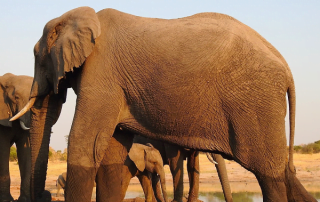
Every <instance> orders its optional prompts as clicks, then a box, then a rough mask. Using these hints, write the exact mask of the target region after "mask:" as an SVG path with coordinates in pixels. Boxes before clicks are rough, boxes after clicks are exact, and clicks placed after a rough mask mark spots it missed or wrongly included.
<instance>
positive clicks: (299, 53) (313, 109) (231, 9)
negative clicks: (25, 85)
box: [0, 0, 320, 150]
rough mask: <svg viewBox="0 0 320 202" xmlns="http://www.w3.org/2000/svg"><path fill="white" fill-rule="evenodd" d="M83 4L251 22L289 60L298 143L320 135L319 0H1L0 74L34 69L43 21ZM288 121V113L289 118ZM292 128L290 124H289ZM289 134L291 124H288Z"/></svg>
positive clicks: (59, 131) (62, 128) (55, 141)
mask: <svg viewBox="0 0 320 202" xmlns="http://www.w3.org/2000/svg"><path fill="white" fill-rule="evenodd" d="M80 6H89V7H92V8H93V9H95V11H96V12H98V11H99V10H102V9H105V8H114V9H117V10H120V11H123V12H126V13H130V14H133V15H137V16H143V17H155V18H165V19H172V18H180V17H185V16H190V15H193V14H196V13H200V12H217V13H224V14H227V15H230V16H232V17H235V18H236V19H238V20H240V21H241V22H243V23H245V24H246V25H248V26H250V27H251V28H253V29H254V30H256V31H257V32H258V33H260V34H261V35H262V36H263V37H264V38H265V39H267V40H268V41H269V42H270V43H271V44H272V45H273V46H274V47H275V48H276V49H278V50H279V51H280V53H281V54H282V55H283V57H284V58H285V59H286V61H287V63H288V64H289V66H290V68H291V71H292V74H293V77H294V80H295V86H296V96H297V97H296V99H297V106H296V107H297V109H296V133H295V145H300V144H307V143H311V142H314V141H317V140H320V118H319V115H320V12H319V10H320V1H318V0H308V1H296V0H290V1H279V0H268V1H258V0H255V1H253V0H251V1H250V0H242V1H238V0H228V1H222V0H220V1H217V0H208V1H202V0H194V1H191V0H183V1H182V0H161V1H160V0H159V1H155V0H134V1H133V0H130V1H129V0H128V1H124V0H114V1H109V0H103V1H95V0H90V1H83V0H76V1H74V0H64V1H61V0H55V1H44V0H42V1H38V0H33V1H25V0H23V1H17V0H12V1H8V0H7V1H1V2H0V30H1V31H0V75H3V74H5V73H7V72H11V73H13V74H17V75H29V76H33V74H34V56H33V47H34V45H35V43H36V42H37V41H38V40H39V38H40V37H41V35H42V31H43V27H44V25H45V24H46V23H47V22H48V21H50V20H51V19H53V18H56V17H59V16H60V15H62V14H63V13H65V12H67V11H69V10H71V9H73V8H76V7H80ZM75 100H76V95H75V94H74V93H73V91H72V90H71V89H69V90H68V97H67V102H66V103H65V104H64V106H63V109H62V112H61V115H60V118H59V120H58V122H57V123H56V124H55V125H54V126H53V129H52V131H53V134H52V136H51V142H50V146H51V147H53V148H54V149H55V150H63V149H64V148H66V147H67V144H66V141H65V138H64V136H66V135H68V134H69V131H70V127H71V124H72V119H73V115H74V108H75ZM286 123H287V126H288V119H287V118H286ZM287 128H288V127H287ZM287 137H288V130H287Z"/></svg>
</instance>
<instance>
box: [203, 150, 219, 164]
mask: <svg viewBox="0 0 320 202" xmlns="http://www.w3.org/2000/svg"><path fill="white" fill-rule="evenodd" d="M206 155H207V158H208V160H209V161H210V162H211V163H213V164H218V163H217V162H216V161H215V160H214V159H213V157H212V156H211V153H209V152H207V153H206Z"/></svg>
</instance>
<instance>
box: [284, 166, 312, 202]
mask: <svg viewBox="0 0 320 202" xmlns="http://www.w3.org/2000/svg"><path fill="white" fill-rule="evenodd" d="M285 184H286V187H287V196H288V201H302V202H307V201H308V202H309V201H310V202H316V201H317V200H316V199H315V198H313V197H312V196H311V195H310V194H309V193H308V192H307V190H306V189H305V188H304V187H303V186H302V184H301V183H300V181H299V180H298V179H297V177H296V174H295V173H292V172H291V170H290V169H289V165H287V166H286V170H285Z"/></svg>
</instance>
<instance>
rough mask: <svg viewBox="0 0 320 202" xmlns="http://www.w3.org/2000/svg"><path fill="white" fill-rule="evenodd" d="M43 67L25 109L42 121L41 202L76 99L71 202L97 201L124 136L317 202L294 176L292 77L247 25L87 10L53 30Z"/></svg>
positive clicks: (203, 17) (38, 132)
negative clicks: (238, 170)
mask: <svg viewBox="0 0 320 202" xmlns="http://www.w3.org/2000/svg"><path fill="white" fill-rule="evenodd" d="M194 39H196V40H194ZM34 55H35V69H34V72H35V73H34V82H33V86H32V90H31V94H30V97H31V99H30V101H29V103H28V105H27V106H26V108H25V109H29V108H30V107H31V112H32V116H31V130H30V132H31V133H32V135H31V146H32V148H33V149H32V156H31V157H32V163H31V165H32V173H31V190H32V191H31V193H32V195H31V197H32V200H36V198H38V197H40V198H41V195H42V193H43V191H44V186H45V179H46V169H47V163H48V162H47V161H48V160H47V157H48V148H49V139H50V131H51V127H52V125H53V124H54V123H55V122H56V120H57V119H58V117H59V115H60V110H61V108H62V104H63V102H64V101H65V98H66V92H67V88H69V87H72V88H73V90H74V91H75V93H76V94H77V104H76V110H75V115H74V119H73V124H72V128H71V131H70V136H69V137H70V139H69V150H68V151H69V154H68V170H67V172H68V183H67V188H66V190H68V191H67V194H66V200H67V201H68V202H74V201H76V202H81V201H90V198H91V192H90V190H91V189H92V187H93V182H94V179H95V174H96V171H97V169H98V168H99V166H100V163H101V161H102V159H103V157H104V152H105V150H106V149H107V148H108V141H109V140H110V137H111V136H112V135H113V133H114V130H115V128H116V126H117V125H119V126H120V127H122V128H124V129H127V130H130V131H132V132H133V133H135V134H141V135H143V136H146V137H149V138H154V139H157V140H162V141H166V142H168V143H172V144H176V145H180V146H182V147H185V148H191V149H195V150H202V151H206V152H216V153H219V154H223V155H224V156H227V157H228V158H229V159H233V160H235V161H236V162H238V163H239V164H240V165H241V166H243V167H244V168H246V169H247V170H249V171H251V172H253V173H254V174H255V176H256V177H257V179H258V181H259V184H260V187H261V189H262V193H263V198H264V201H266V202H268V201H288V200H289V201H294V200H295V199H296V198H297V199H296V200H298V199H299V200H300V199H301V198H302V199H303V200H305V201H315V199H314V198H313V197H311V196H310V195H309V194H306V191H305V189H304V188H303V186H302V185H301V183H300V182H299V181H298V180H297V179H296V176H295V171H294V166H293V142H294V141H293V140H294V125H295V103H296V97H295V86H294V81H293V76H292V74H291V71H290V68H289V66H288V64H287V63H286V61H285V60H284V58H283V57H282V56H281V54H280V53H279V52H278V51H277V50H276V49H275V48H274V47H273V46H272V45H271V44H270V43H269V42H267V41H266V40H265V39H264V38H263V37H262V36H260V35H259V34H258V33H257V32H256V31H254V30H253V29H251V28H250V27H249V26H247V25H245V24H243V23H241V22H239V21H238V20H236V19H234V18H232V17H230V16H227V15H223V14H219V13H200V14H195V15H193V16H189V17H185V18H178V19H171V20H167V19H155V18H143V17H138V16H134V15H130V14H126V13H123V12H120V11H117V10H114V9H104V10H101V11H99V12H98V13H96V12H95V11H94V10H93V9H92V8H89V7H80V8H76V9H73V10H71V11H68V12H66V13H65V14H63V15H62V16H60V17H58V18H55V19H53V20H51V21H49V22H48V23H47V24H46V25H45V28H44V30H43V35H42V37H41V38H40V40H39V41H38V42H37V43H36V45H35V47H34ZM287 96H288V101H289V111H290V112H289V116H290V118H289V119H290V140H289V161H288V162H287V161H286V159H287V152H286V148H287V147H286V145H287V141H286V135H285V116H286V110H287V109H286V108H287V103H286V97H287ZM21 114H23V113H21ZM21 114H19V115H18V116H17V117H19V116H20V115H21ZM17 117H15V118H17ZM13 120H14V119H13ZM257 151H259V152H257ZM36 154H38V155H36ZM287 164H288V165H289V166H287ZM288 169H289V170H288ZM76 171H78V172H76ZM285 173H289V174H288V175H286V174H285ZM81 176H84V178H81ZM291 179H293V180H291ZM295 179H296V180H295ZM75 185H76V186H75Z"/></svg>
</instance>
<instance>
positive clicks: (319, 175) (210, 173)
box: [10, 154, 320, 202]
mask: <svg viewBox="0 0 320 202" xmlns="http://www.w3.org/2000/svg"><path fill="white" fill-rule="evenodd" d="M294 165H295V167H296V171H297V177H298V178H299V180H300V181H301V182H302V184H303V185H304V186H305V188H306V189H307V190H308V191H314V192H315V191H319V190H320V188H319V182H320V154H294ZM226 166H227V171H228V177H229V180H230V182H231V189H232V192H233V193H234V192H241V191H251V192H261V190H260V187H259V186H258V183H257V180H256V179H255V177H254V175H253V174H252V173H250V172H249V171H247V170H245V169H244V168H242V167H241V166H240V165H239V164H237V163H235V162H233V161H226ZM66 169H67V163H66V162H64V161H50V162H49V165H48V171H47V180H46V190H49V191H50V192H51V193H52V200H53V201H63V200H64V198H63V196H61V197H57V196H56V191H57V190H56V180H57V177H58V176H59V175H60V174H61V173H62V172H65V171H66ZM165 172H166V183H167V187H168V188H167V190H168V194H169V195H170V194H172V189H171V187H172V177H171V174H170V171H169V167H168V166H165ZM184 173H185V175H184V183H185V186H184V189H185V193H187V192H188V189H189V187H188V176H187V171H186V166H185V171H184ZM10 176H11V194H12V196H13V197H14V198H15V199H17V198H18V197H19V192H20V174H19V168H18V165H17V163H16V162H10ZM135 191H142V189H141V186H140V184H139V181H138V179H137V178H136V177H135V178H132V179H131V181H130V185H129V188H128V192H135ZM170 191H171V192H170ZM200 191H201V192H206V191H210V192H221V191H222V189H221V186H220V183H219V179H218V176H217V171H216V169H215V167H214V165H213V164H211V163H210V162H209V161H208V159H207V157H206V155H203V154H201V155H200ZM60 193H63V191H60ZM94 195H95V189H94V190H93V200H94ZM125 201H126V202H129V201H130V202H131V201H132V202H133V201H143V200H142V199H141V198H131V199H126V200H125Z"/></svg>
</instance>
